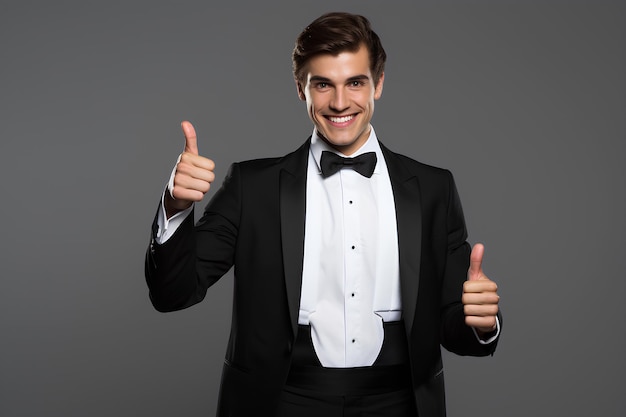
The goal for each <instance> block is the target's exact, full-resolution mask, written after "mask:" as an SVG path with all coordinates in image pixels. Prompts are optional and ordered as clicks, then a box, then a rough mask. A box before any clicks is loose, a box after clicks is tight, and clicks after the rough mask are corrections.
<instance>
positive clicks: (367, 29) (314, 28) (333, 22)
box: [291, 12, 387, 84]
mask: <svg viewBox="0 0 626 417" xmlns="http://www.w3.org/2000/svg"><path fill="white" fill-rule="evenodd" d="M361 45H365V46H366V47H367V50H368V51H369V57H370V70H371V71H372V77H373V78H374V83H375V84H378V81H379V80H380V77H381V75H382V74H383V71H384V70H385V60H386V59H387V54H386V53H385V50H384V49H383V45H382V44H381V42H380V38H379V37H378V35H377V34H376V32H374V31H373V30H372V27H371V24H370V22H369V20H367V18H365V17H363V16H360V15H356V14H351V13H343V12H334V13H326V14H324V15H322V16H320V17H318V18H317V19H315V20H314V21H313V22H312V23H311V24H310V25H309V26H307V27H306V28H305V29H304V30H303V31H302V33H300V35H299V36H298V38H297V39H296V45H295V47H294V48H293V54H292V56H291V57H292V61H293V75H294V77H295V79H296V81H297V82H302V81H304V80H303V77H304V74H303V72H304V67H305V65H306V63H307V62H308V60H309V59H311V58H312V57H314V56H316V55H320V54H331V55H334V56H337V55H339V54H340V53H342V52H346V51H349V52H356V51H357V50H358V49H359V47H360V46H361Z"/></svg>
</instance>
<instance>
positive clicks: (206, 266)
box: [146, 141, 495, 417]
mask: <svg viewBox="0 0 626 417" xmlns="http://www.w3.org/2000/svg"><path fill="white" fill-rule="evenodd" d="M309 143H310V142H309V141H307V142H306V143H305V144H304V145H303V146H301V147H300V148H299V149H298V150H296V151H295V152H293V153H290V154H288V155H286V156H284V157H282V158H273V159H260V160H253V161H248V162H242V163H236V164H233V165H232V166H231V168H230V170H229V173H228V175H227V177H226V179H225V180H224V184H223V185H222V188H221V189H220V190H219V191H217V193H216V194H215V196H214V197H213V198H212V199H211V201H210V202H209V204H208V205H207V207H206V209H205V212H204V215H203V217H202V218H201V220H200V221H199V222H198V223H197V225H196V226H195V227H194V225H193V215H190V216H189V217H188V218H187V219H186V220H185V222H184V223H183V224H182V225H181V227H180V228H179V229H178V230H177V231H176V233H175V234H174V235H173V236H172V237H171V238H170V239H169V240H168V241H167V242H165V243H164V244H163V245H157V244H156V243H154V241H153V242H152V243H151V245H150V250H149V251H148V254H147V257H146V279H147V283H148V286H149V289H150V298H151V300H152V303H153V304H154V306H155V308H156V309H157V310H159V311H171V310H178V309H182V308H185V307H188V306H191V305H193V304H195V303H197V302H199V301H201V300H202V299H203V298H204V296H205V294H206V291H207V288H208V287H209V286H211V285H212V284H213V283H215V282H216V281H217V280H218V279H219V278H220V277H221V276H222V275H223V274H225V273H226V272H227V271H228V270H229V269H230V268H231V266H234V268H235V270H234V274H235V283H234V302H233V317H232V328H231V333H230V340H229V343H228V349H227V353H226V359H225V364H224V371H223V375H222V385H221V391H220V402H219V405H218V415H219V416H248V415H272V414H273V410H274V407H276V404H277V401H278V398H279V396H280V393H281V390H282V387H283V385H284V382H285V380H286V377H287V373H288V371H289V364H290V356H291V351H292V344H293V342H294V338H295V334H296V330H297V321H298V310H299V300H300V289H301V283H302V261H303V254H304V228H305V207H306V202H305V197H306V173H307V161H308V154H309ZM381 148H382V152H383V155H384V157H385V160H386V163H387V166H388V170H389V177H390V179H391V184H392V189H393V194H394V199H395V206H396V218H397V226H398V227H397V229H398V248H399V257H400V259H399V263H400V283H401V291H402V308H403V320H404V323H405V327H406V332H407V337H408V340H409V350H410V356H411V372H412V376H413V386H414V391H415V396H416V402H417V406H418V411H419V414H420V415H421V416H427V417H431V416H444V415H445V404H444V386H443V370H442V364H441V352H440V345H443V346H444V347H445V348H447V349H448V350H450V351H452V352H455V353H458V354H461V355H474V356H484V355H488V354H491V353H493V351H494V349H495V343H492V344H490V345H482V344H480V343H479V342H478V341H477V339H476V337H475V335H474V334H473V331H472V330H471V329H470V328H469V327H467V326H466V325H465V323H464V314H463V306H462V304H461V294H462V286H463V282H464V281H465V279H466V277H467V270H468V267H469V254H470V250H471V248H470V245H469V244H468V243H467V242H466V238H467V232H466V228H465V222H464V219H463V213H462V209H461V204H460V201H459V197H458V194H457V191H456V188H455V185H454V180H453V178H452V175H451V174H450V172H449V171H447V170H443V169H439V168H434V167H430V166H427V165H424V164H421V163H419V162H416V161H414V160H412V159H410V158H407V157H405V156H402V155H399V154H396V153H393V152H391V151H389V150H388V149H387V148H385V147H384V146H382V145H381Z"/></svg>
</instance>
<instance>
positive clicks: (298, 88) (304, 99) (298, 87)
mask: <svg viewBox="0 0 626 417" xmlns="http://www.w3.org/2000/svg"><path fill="white" fill-rule="evenodd" d="M294 81H295V82H296V89H297V90H298V97H299V98H300V100H302V101H306V96H305V95H304V89H303V88H302V84H301V83H300V81H298V79H297V78H294Z"/></svg>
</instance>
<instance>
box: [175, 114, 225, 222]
mask: <svg viewBox="0 0 626 417" xmlns="http://www.w3.org/2000/svg"><path fill="white" fill-rule="evenodd" d="M181 128H182V129H183V134H184V135H185V149H184V151H183V153H182V154H180V156H179V157H178V162H177V163H176V168H175V172H174V173H172V178H171V179H170V182H169V185H168V191H169V193H166V195H165V211H166V213H167V217H168V218H169V217H171V216H173V215H174V214H176V213H177V212H179V211H182V210H184V209H186V208H188V207H189V206H191V204H192V203H193V202H194V201H201V200H202V198H203V197H204V194H206V193H207V191H209V188H211V183H212V182H213V180H214V179H215V174H214V173H213V170H214V169H215V163H213V161H212V160H210V159H208V158H205V157H203V156H200V155H199V153H198V139H197V137H196V130H195V129H194V127H193V125H192V124H191V123H189V122H187V121H184V122H182V123H181Z"/></svg>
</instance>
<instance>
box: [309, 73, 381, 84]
mask: <svg viewBox="0 0 626 417" xmlns="http://www.w3.org/2000/svg"><path fill="white" fill-rule="evenodd" d="M367 80H369V77H368V76H367V75H365V74H360V75H355V76H353V77H350V78H348V79H347V80H346V82H348V83H349V82H352V81H367ZM309 81H310V82H318V83H319V82H322V83H332V80H331V79H330V78H326V77H322V76H321V75H313V76H311V78H310V79H309Z"/></svg>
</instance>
